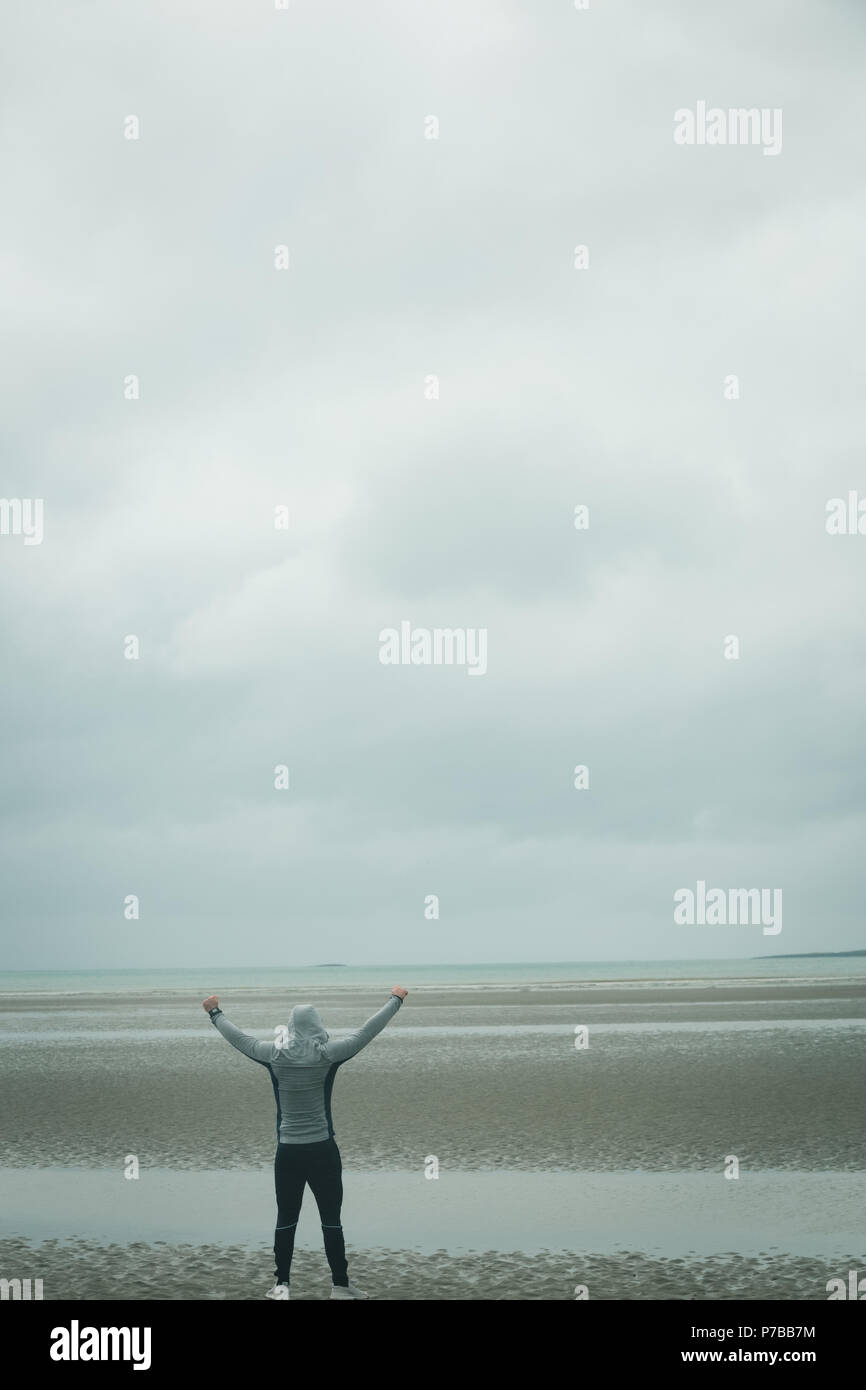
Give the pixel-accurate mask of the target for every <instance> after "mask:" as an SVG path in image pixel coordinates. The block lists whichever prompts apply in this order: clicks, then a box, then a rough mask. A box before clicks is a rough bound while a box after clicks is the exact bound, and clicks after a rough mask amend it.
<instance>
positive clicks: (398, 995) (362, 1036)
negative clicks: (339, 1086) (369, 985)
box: [322, 985, 409, 1062]
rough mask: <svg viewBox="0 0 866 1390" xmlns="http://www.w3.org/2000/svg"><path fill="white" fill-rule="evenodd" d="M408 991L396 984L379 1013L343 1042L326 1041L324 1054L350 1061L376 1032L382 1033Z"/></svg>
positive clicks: (333, 1059)
mask: <svg viewBox="0 0 866 1390" xmlns="http://www.w3.org/2000/svg"><path fill="white" fill-rule="evenodd" d="M408 992H409V991H408V990H405V989H403V988H402V987H401V986H399V985H398V986H396V987H395V988H394V989H393V990H392V991H391V998H390V999H389V1000H388V1002H387V1004H385V1005H384V1006H383V1007H382V1008H381V1009H380V1010H379V1012H378V1013H377V1014H373V1017H372V1018H368V1019H367V1022H366V1023H362V1025H361V1027H360V1028H359V1029H358V1030H357V1032H355V1033H350V1034H349V1036H348V1038H343V1039H342V1041H341V1042H331V1041H330V1040H329V1041H328V1042H326V1043H325V1046H324V1047H323V1048H322V1056H323V1057H325V1058H326V1059H327V1061H329V1062H348V1060H349V1058H350V1057H354V1056H355V1055H356V1054H357V1053H358V1052H360V1051H361V1048H362V1047H366V1046H367V1043H370V1042H372V1041H373V1039H374V1038H375V1036H376V1034H377V1033H381V1031H382V1029H383V1028H384V1027H385V1025H386V1024H387V1023H390V1021H391V1019H392V1018H393V1017H394V1015H395V1013H396V1012H397V1010H398V1009H399V1008H400V1005H401V1004H402V1003H403V1000H404V999H405V998H406V995H407V994H408Z"/></svg>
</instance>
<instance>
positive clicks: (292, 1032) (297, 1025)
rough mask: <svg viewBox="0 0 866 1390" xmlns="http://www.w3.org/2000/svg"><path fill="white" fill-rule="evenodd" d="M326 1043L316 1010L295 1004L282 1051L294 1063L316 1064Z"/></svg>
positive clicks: (326, 1036)
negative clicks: (287, 1038)
mask: <svg viewBox="0 0 866 1390" xmlns="http://www.w3.org/2000/svg"><path fill="white" fill-rule="evenodd" d="M327 1041H328V1034H327V1032H326V1031H325V1025H324V1024H323V1022H322V1020H321V1018H320V1017H319V1011H318V1009H316V1008H314V1007H313V1005H312V1004H296V1005H295V1007H294V1008H293V1009H292V1016H291V1018H290V1019H289V1040H288V1043H287V1044H286V1047H285V1048H284V1049H283V1050H284V1051H285V1052H287V1053H288V1055H289V1056H290V1057H291V1058H292V1060H293V1061H295V1062H318V1061H319V1060H320V1056H321V1049H322V1048H323V1047H324V1045H325V1043H326V1042H327Z"/></svg>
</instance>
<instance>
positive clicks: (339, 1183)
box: [274, 1139, 349, 1288]
mask: <svg viewBox="0 0 866 1390" xmlns="http://www.w3.org/2000/svg"><path fill="white" fill-rule="evenodd" d="M274 1183H275V1186H276V1189H277V1229H276V1232H275V1233H274V1259H275V1260H276V1264H277V1267H276V1271H275V1273H276V1279H277V1283H278V1284H288V1282H289V1271H290V1270H291V1267H292V1254H293V1253H294V1249H295V1231H296V1230H297V1226H298V1217H299V1216H300V1214H301V1202H302V1201H303V1199H304V1187H305V1186H306V1184H307V1183H309V1184H310V1189H311V1191H312V1193H313V1196H314V1197H315V1199H316V1205H317V1206H318V1208H319V1217H320V1219H321V1222H322V1235H323V1237H324V1241H325V1254H326V1255H327V1257H328V1264H329V1265H330V1266H331V1277H332V1279H333V1281H334V1283H335V1284H342V1286H343V1288H347V1287H348V1284H349V1275H348V1269H347V1266H346V1246H345V1244H344V1242H343V1227H342V1226H341V1225H340V1208H341V1206H342V1204H343V1164H342V1160H341V1158H340V1150H339V1149H338V1148H337V1144H336V1141H335V1140H334V1139H322V1140H321V1142H319V1143H316V1144H278V1145H277V1153H276V1157H275V1159H274Z"/></svg>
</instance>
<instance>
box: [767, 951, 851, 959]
mask: <svg viewBox="0 0 866 1390" xmlns="http://www.w3.org/2000/svg"><path fill="white" fill-rule="evenodd" d="M824 956H866V951H795V952H792V953H791V954H790V955H787V956H755V960H820V959H821V958H822V957H824Z"/></svg>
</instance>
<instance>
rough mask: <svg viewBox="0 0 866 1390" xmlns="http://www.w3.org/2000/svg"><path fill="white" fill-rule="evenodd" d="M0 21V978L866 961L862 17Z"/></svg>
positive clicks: (252, 8) (383, 14)
mask: <svg viewBox="0 0 866 1390" xmlns="http://www.w3.org/2000/svg"><path fill="white" fill-rule="evenodd" d="M5 24H6V36H5V42H4V44H3V57H2V69H3V71H2V81H3V88H4V93H5V96H4V103H3V112H2V115H3V133H2V150H0V153H2V168H3V188H4V205H5V210H4V217H3V229H2V243H3V249H2V271H3V274H2V283H3V306H2V307H3V320H4V329H5V331H4V333H3V340H4V346H3V361H2V377H3V385H4V397H5V402H4V409H3V412H2V415H3V419H2V431H3V450H2V453H3V467H2V475H0V492H2V495H3V496H4V497H5V498H7V499H11V498H34V499H35V498H41V499H43V500H44V538H43V541H42V543H41V544H40V545H25V544H24V541H23V537H22V536H21V535H14V534H10V535H3V536H0V566H2V570H0V574H2V651H3V681H2V741H3V747H2V769H3V771H2V786H3V800H4V807H3V827H2V829H3V835H2V852H0V871H2V881H3V885H4V888H3V901H2V914H3V929H2V930H3V951H2V955H3V958H4V960H5V962H6V965H7V967H9V968H22V969H23V968H40V967H44V968H79V967H80V968H88V967H100V966H101V967H106V968H108V967H114V966H124V965H153V966H157V965H164V966H171V965H197V964H212V965H235V964H236V965H241V964H280V965H292V964H306V963H310V962H316V961H323V960H341V961H347V962H350V963H359V964H360V963H365V962H371V963H378V962H386V961H393V962H424V961H466V962H469V961H519V960H581V959H600V960H615V959H655V958H661V959H664V958H682V957H728V956H731V957H733V956H740V955H757V954H762V953H765V952H770V951H774V952H775V951H811V950H821V949H827V950H848V949H854V948H858V947H863V946H866V932H864V930H863V925H862V904H863V859H864V854H863V850H864V843H866V836H864V829H866V826H864V797H863V791H864V767H866V762H864V751H866V749H864V743H866V738H864V721H863V707H864V697H863V690H864V677H866V659H864V640H863V628H864V607H866V604H864V577H866V536H830V535H828V534H827V531H826V529H825V509H826V504H827V502H828V500H829V499H831V498H834V497H847V494H848V493H849V491H852V490H857V489H859V491H860V494H861V495H862V496H864V497H866V453H864V444H866V424H864V406H863V400H864V384H866V348H864V337H863V324H864V321H866V302H864V301H866V295H864V289H866V260H864V252H863V230H864V225H866V196H864V191H866V176H864V161H863V148H862V141H863V128H864V116H866V110H864V108H866V96H864V85H863V71H864V58H866V53H864V50H866V23H864V17H863V13H862V10H861V8H860V6H859V5H857V4H854V3H844V0H836V2H835V3H824V4H820V5H818V4H815V3H795V2H793V0H786V3H782V0H776V3H773V2H772V0H763V3H762V4H760V5H755V4H754V3H752V2H751V0H741V2H739V3H727V4H725V5H716V4H710V3H704V4H698V3H692V2H690V0H681V3H670V2H668V3H653V4H647V3H646V0H608V3H603V0H590V9H589V10H588V11H586V12H578V11H577V10H575V8H574V5H573V3H570V0H555V2H554V0H520V2H519V3H518V2H517V0H495V2H494V0H439V3H431V0H391V3H375V0H373V2H371V3H366V4H363V5H360V4H358V3H356V0H347V2H346V3H339V4H335V3H326V0H291V3H290V6H289V9H288V10H287V11H285V12H283V11H277V10H275V9H274V8H273V4H272V0H256V2H255V3H250V0H232V3H228V0H200V3H195V4H192V3H187V0H165V2H164V3H141V4H137V5H127V4H121V3H113V4H108V3H100V2H99V0H96V2H95V3H89V4H88V5H86V6H84V7H82V6H78V5H72V4H69V3H67V4H60V3H56V4H51V5H50V6H48V7H47V8H46V7H44V6H35V7H34V6H32V5H25V4H18V5H15V6H12V7H11V8H10V10H9V11H7V17H6V21H5ZM700 101H705V102H706V103H707V105H708V106H710V107H712V106H716V105H717V106H720V107H722V108H729V107H756V108H759V109H763V108H766V109H767V110H775V109H781V111H782V113H783V116H782V148H781V152H780V153H778V154H777V155H770V156H767V155H765V154H764V153H763V150H762V148H761V147H760V146H759V145H756V146H748V145H740V146H732V145H728V146H725V147H718V146H714V147H710V146H707V145H704V146H697V145H696V146H692V147H684V146H679V145H677V144H675V143H674V140H673V130H674V112H675V111H677V110H678V109H682V108H695V107H696V105H697V103H698V102H700ZM131 115H134V116H136V117H137V118H138V121H139V123H140V131H139V138H138V139H137V140H131V139H126V138H124V122H125V121H126V119H127V117H129V116H131ZM430 116H435V117H436V119H437V120H438V123H439V131H438V139H427V138H425V131H426V132H428V133H429V131H430V130H431V129H432V128H433V127H432V126H431V124H430V122H429V121H428V119H427V118H428V117H430ZM127 128H128V127H127ZM280 245H285V246H287V247H288V248H289V268H288V270H279V269H277V268H275V265H274V256H275V247H277V246H280ZM577 245H585V246H587V247H588V255H589V265H588V268H586V269H581V270H578V269H575V265H574V261H575V247H576V246H577ZM133 374H134V375H136V376H137V377H138V378H139V380H140V399H138V400H134V399H133V400H129V399H125V397H124V382H125V379H126V378H128V377H129V376H130V375H133ZM432 375H435V376H437V377H438V378H439V398H438V399H428V398H427V395H425V380H426V379H427V378H429V377H430V376H432ZM730 375H736V376H737V377H738V380H739V399H736V400H734V399H726V398H725V379H726V377H728V376H730ZM428 394H429V392H428ZM281 504H284V505H286V506H287V507H288V508H289V514H290V524H289V527H288V530H278V529H276V528H275V526H274V509H275V507H277V506H279V505H281ZM578 504H584V505H586V506H587V507H588V508H589V518H590V524H589V528H588V529H587V530H583V531H578V530H576V529H575V527H574V524H573V518H574V509H575V506H577V505H578ZM404 620H408V621H409V622H411V623H412V624H413V626H415V627H426V628H430V629H432V628H435V627H450V628H473V629H479V628H484V629H486V630H487V671H486V673H485V674H484V675H479V676H476V677H472V676H469V675H468V672H467V669H466V667H465V666H464V667H457V666H452V667H446V666H431V665H427V666H384V665H382V664H381V663H380V661H379V646H380V643H379V634H380V632H381V631H382V630H383V629H385V628H389V627H395V628H399V625H400V623H401V622H402V621H404ZM129 635H135V636H137V638H138V639H139V642H140V658H139V659H138V660H137V661H136V660H127V659H125V656H124V640H125V638H126V637H127V636H129ZM729 635H736V636H737V637H738V638H739V643H740V657H739V660H727V659H725V655H724V643H725V639H726V637H728V636H729ZM280 764H285V765H286V766H287V767H288V769H289V788H288V790H277V789H276V788H275V786H274V778H275V773H274V769H275V767H277V766H278V765H280ZM577 764H584V765H586V766H587V767H588V768H589V782H590V785H589V788H588V789H585V790H576V789H575V787H574V785H573V782H574V771H573V770H574V768H575V766H576V765H577ZM698 879H702V880H704V881H706V883H707V885H708V887H721V888H725V889H728V888H736V887H740V888H750V887H764V888H768V889H774V888H776V889H781V890H782V891H783V895H784V922H783V930H782V932H781V933H780V934H778V935H775V936H769V935H765V934H764V933H763V932H762V930H761V927H760V925H751V926H730V925H728V926H725V927H708V926H692V927H689V926H679V925H676V924H675V923H674V920H673V908H674V903H673V895H674V893H675V891H676V890H677V889H679V888H681V887H689V886H691V887H692V888H694V887H695V885H696V882H697V880H698ZM128 894H136V895H138V897H139V899H140V918H139V920H137V921H135V920H131V921H130V920H125V918H124V900H125V898H126V897H127V895H128ZM428 894H437V895H438V896H439V900H440V909H439V911H440V916H439V919H438V921H431V920H427V919H425V915H424V901H425V897H426V896H427V895H428Z"/></svg>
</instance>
